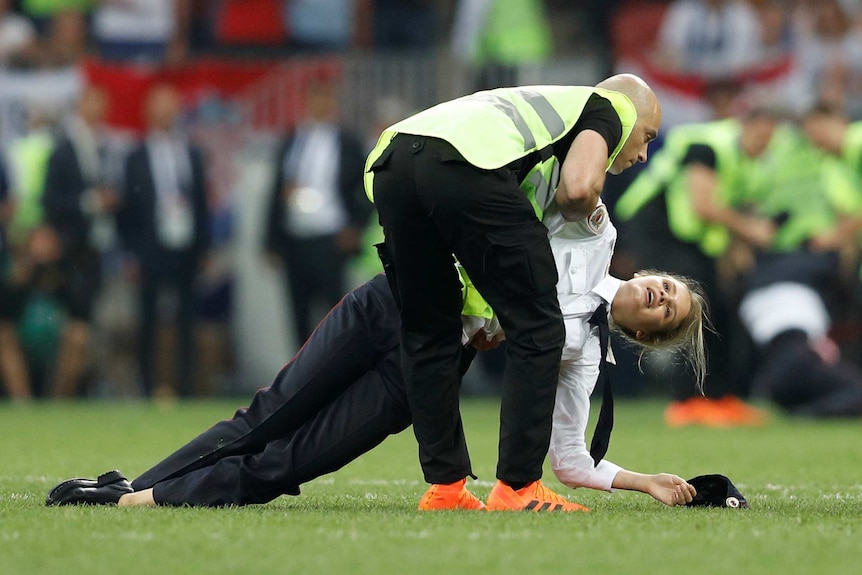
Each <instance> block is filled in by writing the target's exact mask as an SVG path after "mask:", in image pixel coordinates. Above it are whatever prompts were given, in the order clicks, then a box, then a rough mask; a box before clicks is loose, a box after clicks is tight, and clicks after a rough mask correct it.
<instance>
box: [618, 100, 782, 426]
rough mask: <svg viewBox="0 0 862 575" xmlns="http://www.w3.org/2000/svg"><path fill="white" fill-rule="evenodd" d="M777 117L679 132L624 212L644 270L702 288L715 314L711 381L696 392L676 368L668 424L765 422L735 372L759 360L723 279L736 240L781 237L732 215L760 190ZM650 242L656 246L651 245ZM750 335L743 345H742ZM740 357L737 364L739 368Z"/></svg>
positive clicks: (755, 220)
mask: <svg viewBox="0 0 862 575" xmlns="http://www.w3.org/2000/svg"><path fill="white" fill-rule="evenodd" d="M778 121H779V114H778V112H777V111H776V110H773V109H769V108H766V107H759V108H756V109H753V110H751V111H750V112H749V113H748V114H747V115H746V116H745V117H743V118H742V119H739V120H737V119H728V120H720V121H716V122H710V123H706V124H691V125H682V126H678V127H675V128H673V129H672V130H670V131H669V132H668V134H667V136H666V137H665V141H664V146H663V147H662V148H661V150H660V151H659V152H657V153H656V155H655V157H654V158H653V161H652V162H651V163H650V165H649V166H648V167H647V168H646V169H645V170H643V171H642V172H641V173H640V174H639V175H638V177H637V178H636V179H635V180H634V182H633V183H632V185H631V186H629V188H628V189H627V190H626V191H625V192H624V193H623V195H622V196H621V197H620V198H619V200H618V202H617V204H616V213H617V216H618V217H619V219H620V220H622V221H623V222H627V223H626V225H625V230H626V231H625V236H624V237H626V238H628V241H629V242H630V243H631V244H632V245H631V246H630V247H628V251H630V252H632V253H633V254H635V259H636V260H637V261H636V263H635V265H636V266H639V267H651V266H652V265H653V263H654V262H657V261H658V259H661V260H662V261H663V263H664V265H665V267H666V268H667V269H670V270H672V271H674V272H676V273H681V274H684V275H687V276H689V277H693V278H695V279H697V280H698V281H700V282H701V284H702V285H703V286H704V288H705V291H706V293H707V297H708V299H709V301H710V305H711V306H712V310H713V314H712V315H713V318H714V325H715V328H716V331H717V334H710V337H708V338H707V342H708V348H709V355H710V366H711V368H712V369H711V373H710V377H709V379H708V381H707V385H706V386H705V388H704V392H705V394H706V397H704V396H701V395H699V394H698V393H697V391H696V389H695V386H694V384H693V381H692V378H691V376H690V374H688V373H684V372H681V371H680V370H678V369H676V366H677V365H681V364H678V363H677V362H674V365H673V366H672V367H670V368H669V371H670V372H671V373H670V377H671V378H672V379H673V380H674V381H672V384H671V385H672V388H673V389H674V395H675V401H673V402H672V403H671V404H670V405H669V406H668V409H667V410H666V413H665V419H666V421H667V423H668V424H669V425H672V426H681V425H693V424H694V425H708V426H731V425H759V424H761V423H762V422H763V414H762V413H761V412H760V411H758V410H757V409H755V408H753V407H751V406H749V405H747V404H745V403H744V402H742V401H741V400H740V399H739V398H738V395H744V394H746V393H747V389H746V386H745V379H744V378H743V377H741V375H740V372H738V371H737V370H736V369H735V367H734V366H735V365H737V364H738V363H739V362H740V361H741V358H743V357H746V356H747V355H749V354H750V350H748V349H747V346H743V348H742V349H741V350H737V349H736V348H735V347H734V348H732V346H736V345H738V344H741V343H743V342H745V338H744V332H742V328H741V326H740V325H739V322H738V321H737V320H736V314H735V312H734V310H735V306H734V303H733V302H734V298H735V297H736V295H735V294H734V293H733V291H732V290H733V286H734V284H733V283H730V282H723V281H721V279H720V277H719V258H722V257H723V256H724V254H725V252H726V251H727V249H728V246H729V245H730V240H731V237H732V234H733V235H737V236H739V237H741V238H744V239H745V241H747V242H748V243H750V244H752V245H758V246H765V245H768V244H769V243H770V242H771V240H772V237H773V234H774V231H775V225H774V223H773V222H772V221H771V220H769V219H768V218H762V217H758V216H756V215H751V214H745V213H742V212H739V211H737V210H735V209H734V208H733V206H734V205H735V198H737V197H739V196H740V195H743V194H744V193H745V189H746V188H747V187H749V186H752V185H754V182H755V181H756V179H757V163H758V158H760V157H761V155H762V154H763V152H764V151H765V150H766V149H767V146H768V145H769V144H770V141H771V139H772V136H773V133H774V131H775V128H776V126H777V125H778ZM647 239H648V242H647V241H645V240H647ZM737 334H742V335H743V337H742V338H740V337H737ZM731 357H733V358H734V361H731V359H730V358H731Z"/></svg>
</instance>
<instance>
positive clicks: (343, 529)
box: [0, 399, 862, 575]
mask: <svg viewBox="0 0 862 575" xmlns="http://www.w3.org/2000/svg"><path fill="white" fill-rule="evenodd" d="M235 406H236V404H235V403H234V402H232V401H225V400H221V401H206V402H204V401H202V402H192V403H187V404H177V405H174V406H169V407H164V406H162V407H159V406H156V405H150V404H143V403H111V402H105V403H65V404H63V403H58V404H48V403H46V404H36V405H32V406H28V407H23V408H22V407H14V406H11V405H8V404H0V457H2V466H0V574H3V575H13V574H15V575H18V574H30V573H38V574H43V573H44V574H55V573H56V574H64V575H65V574H69V575H72V574H79V573H80V574H87V575H97V574H101V573H110V574H135V573H159V574H173V573H194V574H197V573H207V574H208V573H219V574H221V573H243V574H247V573H254V574H268V573H290V574H301V573H334V574H342V573H344V574H354V573H374V574H388V573H405V574H408V573H409V574H424V573H429V574H431V573H434V574H448V573H471V574H475V575H478V574H485V573H492V574H497V573H514V574H519V575H520V574H523V575H528V574H529V575H532V574H538V573H542V574H548V573H551V574H557V573H559V574H564V575H579V574H585V573H601V574H603V575H604V574H610V573H619V574H626V573H636V574H648V573H649V574H652V573H685V574H697V575H701V574H711V573H721V574H724V573H733V574H744V573H777V574H795V573H799V574H806V575H811V574H812V573H815V574H818V575H819V574H831V573H840V574H842V575H844V574H849V573H859V572H862V571H860V570H862V421H859V420H857V421H841V422H832V421H830V422H822V421H821V422H814V421H806V420H794V419H788V418H784V417H782V416H780V415H779V414H776V413H773V415H772V419H771V421H770V423H769V425H767V426H765V427H763V428H760V429H724V430H715V429H703V428H685V429H669V428H667V427H665V426H664V424H663V423H662V418H661V415H662V409H663V407H664V404H663V403H662V402H659V401H655V400H653V401H630V402H620V403H619V405H618V407H617V418H616V419H617V425H616V429H615V431H614V436H613V439H612V441H611V449H610V452H609V458H610V459H611V460H613V461H615V462H617V463H619V464H621V465H624V466H626V467H627V468H629V469H633V470H637V471H644V472H659V471H666V472H672V473H677V474H679V475H682V476H683V477H691V476H694V475H699V474H702V473H724V474H725V475H728V476H729V477H730V478H731V479H732V480H733V481H734V483H736V485H737V486H738V487H739V488H740V490H741V491H742V492H743V494H745V495H746V497H747V498H748V499H749V501H750V502H751V505H752V508H751V509H749V510H731V509H688V508H668V507H665V506H663V505H661V504H659V503H657V502H656V501H654V500H652V499H651V498H649V497H648V496H646V495H642V494H635V493H626V492H619V493H615V494H607V493H601V492H596V491H589V490H583V489H581V490H577V491H571V490H568V489H566V488H564V487H563V486H561V485H560V484H559V483H558V482H557V481H556V479H554V478H553V476H552V474H551V472H550V470H546V473H545V479H546V482H547V483H548V484H549V485H550V486H552V487H553V488H556V489H559V490H560V491H561V492H563V493H565V494H566V495H567V496H568V497H569V498H571V499H573V500H575V501H578V502H580V503H582V504H585V505H587V506H589V507H590V508H592V512H591V513H589V514H559V515H553V514H549V515H538V514H530V513H496V514H492V513H479V512H440V513H431V514H429V513H419V512H418V511H416V510H415V509H416V504H417V502H418V499H419V496H420V495H421V494H422V492H423V491H424V489H425V485H424V483H423V482H422V481H421V474H420V471H419V466H418V463H417V458H416V446H415V441H414V439H413V435H412V433H411V432H409V431H408V432H405V433H403V434H401V435H400V436H397V437H393V438H390V439H389V440H387V441H386V442H385V443H384V444H383V445H382V446H381V447H379V448H378V449H377V450H375V451H373V452H371V453H368V454H366V455H365V456H363V457H361V458H360V459H359V460H357V461H355V462H354V463H352V464H351V465H349V466H348V467H346V468H345V469H343V470H342V471H340V472H338V473H336V474H333V475H331V476H327V477H324V478H321V479H319V480H317V481H315V482H312V483H310V484H307V485H305V486H303V494H302V495H301V496H300V497H282V498H279V499H277V500H276V501H273V502H272V503H270V504H268V505H264V506H252V507H246V508H230V509H190V508H181V509H171V508H158V509H117V508H112V507H98V508H97V507H72V508H69V507H63V508H46V507H45V506H44V498H45V494H46V493H47V491H48V490H49V489H50V488H51V487H52V486H53V485H54V484H55V483H57V482H59V481H61V480H63V479H66V478H68V477H75V476H79V477H80V476H85V477H86V476H95V475H97V474H98V473H101V472H103V471H106V470H109V469H112V468H118V469H121V470H122V471H124V472H125V473H126V474H127V475H128V476H129V477H134V476H135V474H138V473H140V472H142V471H144V470H145V469H146V468H148V467H149V466H150V465H151V464H152V463H154V462H156V461H157V460H158V459H160V458H161V457H163V456H164V455H167V454H168V453H169V452H170V451H172V450H173V449H174V448H175V447H178V446H179V445H180V444H182V443H183V442H185V441H186V440H187V439H189V438H191V437H192V436H194V435H195V434H196V433H198V432H199V431H201V430H202V429H204V428H205V427H207V426H209V425H211V424H212V423H214V422H215V421H217V420H218V419H223V418H226V417H230V416H231V414H232V413H233V409H234V407H235ZM497 409H498V405H497V403H496V402H495V401H491V400H476V399H471V400H466V401H465V402H464V404H463V413H464V419H465V426H466V429H467V434H468V441H469V445H470V449H471V455H472V458H473V462H474V466H475V471H476V473H477V474H478V475H479V477H480V480H479V481H478V482H475V483H472V482H471V489H472V490H473V492H474V493H476V494H477V495H479V496H480V497H482V498H485V497H486V496H487V494H488V492H489V490H490V487H491V485H492V481H493V478H494V465H495V462H496V437H497Z"/></svg>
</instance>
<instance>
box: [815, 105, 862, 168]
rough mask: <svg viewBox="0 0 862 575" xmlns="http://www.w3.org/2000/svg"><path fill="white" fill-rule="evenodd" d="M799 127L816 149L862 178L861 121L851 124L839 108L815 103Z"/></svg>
mask: <svg viewBox="0 0 862 575" xmlns="http://www.w3.org/2000/svg"><path fill="white" fill-rule="evenodd" d="M802 127H803V129H804V130H805V134H806V135H807V136H808V138H809V139H810V140H811V142H812V143H813V144H814V145H815V146H817V147H818V148H820V149H821V150H823V151H825V152H827V153H829V154H831V155H833V156H837V157H839V158H841V159H842V160H843V161H844V162H846V163H847V165H848V166H849V167H850V168H852V169H853V170H855V171H856V173H857V174H860V175H862V121H857V122H851V121H850V119H849V118H848V117H847V116H846V115H845V114H844V113H843V112H842V111H841V110H840V109H839V108H837V107H835V106H833V105H830V104H827V103H818V104H816V105H814V106H813V107H812V108H811V110H809V111H808V113H806V114H805V117H804V119H803V122H802Z"/></svg>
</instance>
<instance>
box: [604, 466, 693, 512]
mask: <svg viewBox="0 0 862 575" xmlns="http://www.w3.org/2000/svg"><path fill="white" fill-rule="evenodd" d="M613 487H614V489H625V490H627V491H640V492H641V493H646V494H647V495H652V496H653V497H654V498H655V499H657V500H659V501H661V502H662V503H664V504H665V505H671V506H673V505H684V504H686V503H689V502H691V499H692V498H693V497H694V496H695V494H696V493H697V492H696V491H695V489H694V486H692V485H691V484H689V483H687V482H686V481H685V479H683V478H682V477H679V476H677V475H672V474H670V473H656V474H653V475H648V474H645V473H635V472H634V471H626V470H625V469H621V470H620V472H619V473H617V475H616V477H614V482H613Z"/></svg>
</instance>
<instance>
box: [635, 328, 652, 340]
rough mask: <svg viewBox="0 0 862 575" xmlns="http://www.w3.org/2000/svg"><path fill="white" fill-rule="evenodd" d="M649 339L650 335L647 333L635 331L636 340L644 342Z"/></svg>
mask: <svg viewBox="0 0 862 575" xmlns="http://www.w3.org/2000/svg"><path fill="white" fill-rule="evenodd" d="M647 337H649V335H648V334H647V333H646V332H645V331H641V330H639V329H638V330H635V339H638V340H643V339H646V338H647Z"/></svg>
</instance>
